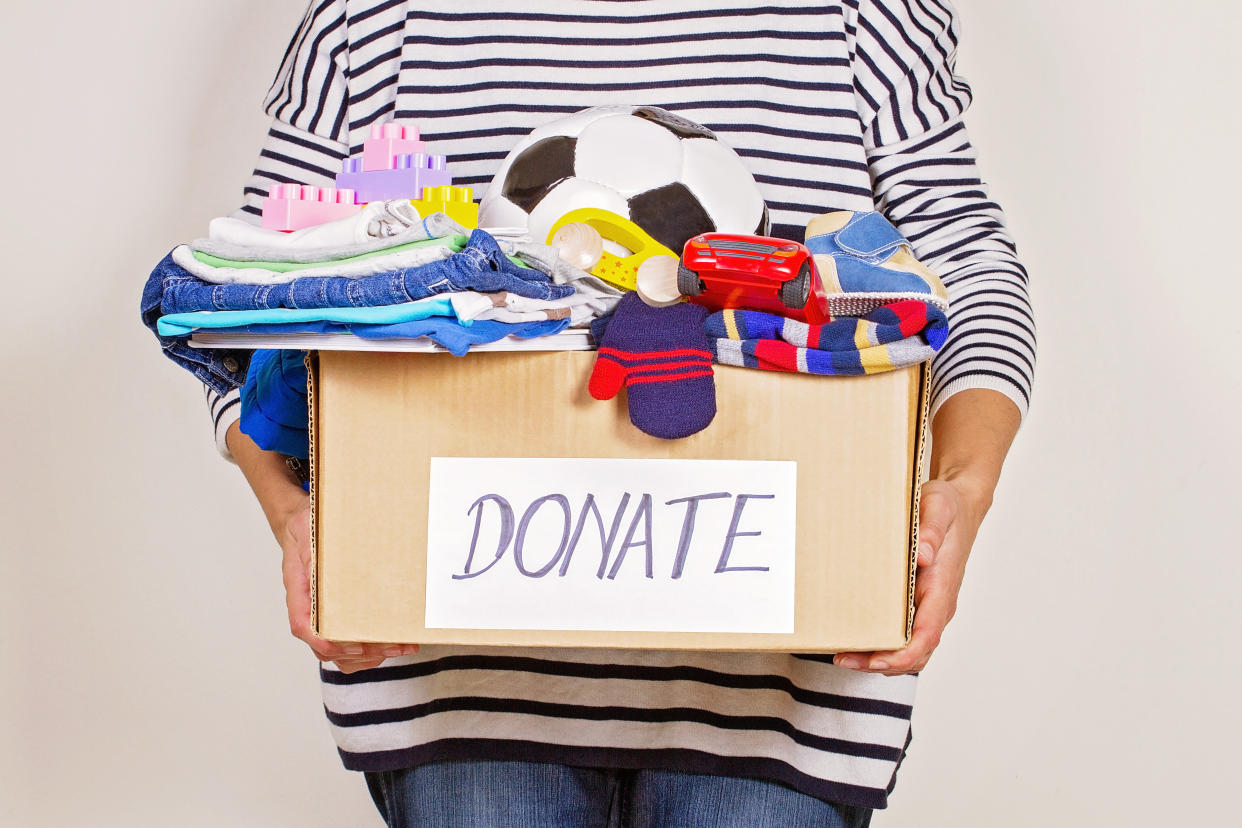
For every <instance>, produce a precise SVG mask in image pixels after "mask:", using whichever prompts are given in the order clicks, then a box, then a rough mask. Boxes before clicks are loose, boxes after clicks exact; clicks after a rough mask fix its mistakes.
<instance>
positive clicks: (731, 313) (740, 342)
mask: <svg viewBox="0 0 1242 828" xmlns="http://www.w3.org/2000/svg"><path fill="white" fill-rule="evenodd" d="M704 329H705V330H706V331H707V339H708V342H709V344H710V345H711V349H712V355H713V357H714V359H715V360H716V362H719V363H720V364H722V365H741V366H745V367H747V368H766V369H768V370H770V371H796V372H799V373H803V374H829V375H833V374H835V375H858V374H878V373H880V372H882V371H891V370H893V369H895V368H905V367H907V366H910V365H917V364H918V363H920V362H925V361H926V360H929V359H931V358H932V357H933V356H935V354H936V351H938V350H940V347H941V346H942V345H944V341H945V337H946V335H947V334H948V330H949V325H948V320H947V319H946V317H945V314H944V311H942V310H940V308H938V307H936V306H935V305H932V304H929V303H927V302H922V301H919V300H917V299H907V300H904V301H901V302H893V303H891V304H888V305H884V306H882V307H879V308H875V309H874V310H871V311H869V312H867V313H866V314H863V315H862V316H860V317H843V318H837V319H831V320H830V321H828V322H825V323H824V324H822V325H810V324H807V323H806V322H799V321H797V320H794V319H786V318H785V317H783V316H774V315H773V314H770V313H761V312H759V311H748V310H725V311H719V312H717V313H713V314H712V315H711V316H709V317H707V320H706V321H705V322H704Z"/></svg>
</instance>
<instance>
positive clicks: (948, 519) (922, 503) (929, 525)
mask: <svg viewBox="0 0 1242 828" xmlns="http://www.w3.org/2000/svg"><path fill="white" fill-rule="evenodd" d="M956 516H957V501H956V500H955V498H954V497H952V495H951V492H950V491H946V490H945V489H944V488H942V487H941V486H940V485H939V481H935V480H929V481H928V482H927V483H925V484H923V490H922V495H921V496H920V498H919V550H918V563H919V566H931V565H932V564H933V563H935V561H936V556H937V555H938V554H939V552H940V547H941V546H943V545H944V541H945V538H946V537H948V535H949V529H950V527H951V526H952V525H953V520H954V518H955V517H956Z"/></svg>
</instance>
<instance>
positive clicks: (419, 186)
mask: <svg viewBox="0 0 1242 828" xmlns="http://www.w3.org/2000/svg"><path fill="white" fill-rule="evenodd" d="M394 160H395V162H396V167H395V169H391V170H367V169H364V168H363V167H364V165H363V161H362V159H361V158H356V157H355V158H346V159H345V160H344V161H343V162H342V164H341V172H340V174H339V175H337V177H336V186H337V187H339V188H341V189H345V188H349V189H351V190H353V191H354V192H355V194H356V196H357V200H358V203H359V204H366V203H367V202H371V201H386V200H388V199H390V198H409V199H417V198H422V195H423V187H447V186H449V185H451V184H452V183H453V177H452V176H451V175H450V174H449V171H448V165H447V162H446V159H445V157H444V156H443V155H427V154H425V153H421V152H417V153H413V154H409V155H398V156H397V157H396V158H395V159H394Z"/></svg>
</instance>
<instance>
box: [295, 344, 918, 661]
mask: <svg viewBox="0 0 1242 828" xmlns="http://www.w3.org/2000/svg"><path fill="white" fill-rule="evenodd" d="M930 403H931V363H929V362H924V363H923V367H922V368H921V369H920V370H919V416H918V421H917V422H918V425H917V427H916V428H915V430H914V440H915V448H914V452H913V454H914V469H913V471H912V476H911V478H910V479H911V480H912V481H913V483H914V496H913V497H911V498H910V587H909V589H908V590H907V592H906V643H907V644H908V643H909V642H910V636H911V635H912V634H913V633H914V582H915V578H916V577H917V575H918V569H919V498H920V497H921V495H922V493H923V452H924V451H925V449H926V447H927V429H928V423H927V413H928V408H929V406H930ZM313 454H314V452H313V451H312V455H313Z"/></svg>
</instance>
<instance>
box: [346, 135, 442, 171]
mask: <svg viewBox="0 0 1242 828" xmlns="http://www.w3.org/2000/svg"><path fill="white" fill-rule="evenodd" d="M426 151H427V145H426V144H424V143H423V142H422V141H420V140H419V139H418V127H414V126H408V127H407V126H402V125H401V124H393V123H387V124H372V125H371V137H370V139H368V140H367V141H366V142H364V143H363V145H362V169H363V171H365V172H372V171H375V170H391V169H395V168H396V166H397V165H396V163H395V162H396V158H397V157H398V156H400V155H414V154H415V153H420V152H426Z"/></svg>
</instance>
